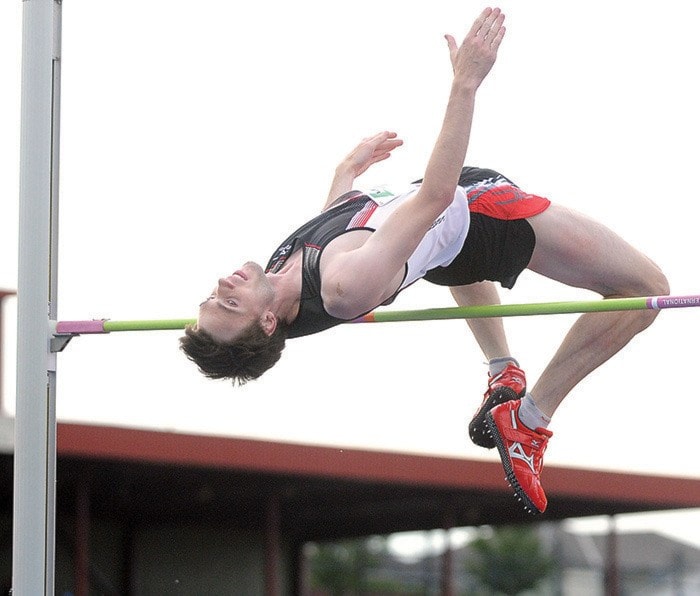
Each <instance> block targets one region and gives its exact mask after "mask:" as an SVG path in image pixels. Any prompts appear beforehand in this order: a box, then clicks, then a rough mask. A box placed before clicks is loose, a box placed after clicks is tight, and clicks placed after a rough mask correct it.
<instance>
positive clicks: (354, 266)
mask: <svg viewBox="0 0 700 596" xmlns="http://www.w3.org/2000/svg"><path fill="white" fill-rule="evenodd" d="M503 19H504V15H503V14H502V13H501V11H500V10H499V9H490V8H487V9H485V10H484V11H483V12H482V13H481V15H480V16H479V17H478V18H477V19H476V21H475V22H474V24H473V25H472V27H471V29H470V30H469V33H467V35H466V37H465V38H464V41H463V42H462V44H461V45H459V46H458V45H457V43H456V42H455V40H454V38H453V37H452V36H450V35H447V36H445V37H446V39H447V45H448V49H449V52H450V59H451V61H452V67H453V70H454V78H453V82H452V88H451V91H450V97H449V100H448V103H447V108H446V110H445V116H444V119H443V124H442V128H441V130H440V133H439V135H438V138H437V142H436V143H435V146H434V148H433V152H432V154H431V156H430V159H429V161H428V165H427V168H426V171H425V175H424V177H423V183H422V184H421V187H420V189H419V191H418V192H417V193H416V196H415V197H413V198H412V199H411V200H408V201H406V203H404V204H403V205H402V206H401V207H399V208H398V209H397V210H396V211H395V212H394V213H393V214H392V216H391V217H390V218H389V219H388V220H387V221H386V222H385V223H384V224H383V225H382V226H381V227H380V228H379V229H378V230H377V231H376V232H375V233H374V234H372V235H371V236H370V238H369V239H368V240H367V241H366V242H365V243H364V244H363V245H362V246H361V247H360V248H358V249H356V250H353V251H349V252H346V253H340V254H338V255H335V256H334V257H333V258H332V259H329V260H328V261H326V263H325V265H324V269H323V271H322V275H323V285H322V294H323V303H324V306H325V308H326V310H327V311H328V312H329V313H330V314H332V315H334V316H337V317H341V318H352V317H354V316H358V315H360V314H362V313H363V312H366V311H367V310H370V309H372V308H374V307H375V306H376V305H378V304H380V303H381V302H383V301H384V300H385V299H386V298H387V297H388V295H389V294H390V293H391V291H393V290H395V288H390V287H389V286H390V285H391V283H392V281H393V280H394V279H395V278H396V276H397V274H398V273H399V272H400V271H402V270H403V267H404V265H405V263H406V261H408V258H409V257H410V256H411V254H412V253H413V251H414V250H415V249H416V247H417V246H418V244H419V243H420V241H421V239H422V238H423V236H424V235H425V234H426V232H427V231H428V230H429V228H430V226H431V225H432V223H433V221H434V220H435V219H436V218H437V217H438V216H439V215H440V213H442V211H444V210H445V209H446V208H447V207H448V206H449V205H450V203H451V202H452V200H453V198H454V193H455V189H456V187H457V183H458V181H459V175H460V172H461V169H462V165H463V164H464V159H465V157H466V152H467V146H468V144H469V135H470V132H471V123H472V117H473V113H474V101H475V96H476V91H477V89H478V88H479V85H480V84H481V82H482V81H483V80H484V78H485V77H486V75H487V74H488V73H489V71H490V70H491V67H492V66H493V64H494V62H495V60H496V54H497V51H498V47H499V45H500V43H501V40H502V39H503V36H504V34H505V28H504V27H503ZM358 271H362V272H363V276H362V277H361V279H358V276H357V272H358Z"/></svg>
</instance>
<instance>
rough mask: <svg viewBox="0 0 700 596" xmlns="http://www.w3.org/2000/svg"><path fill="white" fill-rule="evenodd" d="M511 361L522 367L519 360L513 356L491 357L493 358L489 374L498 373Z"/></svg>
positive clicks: (490, 361)
mask: <svg viewBox="0 0 700 596" xmlns="http://www.w3.org/2000/svg"><path fill="white" fill-rule="evenodd" d="M511 362H512V363H513V364H515V366H517V367H518V368H520V365H519V364H518V361H517V360H516V359H515V358H513V357H512V356H501V357H500V358H491V360H489V375H490V376H494V375H497V374H498V373H499V372H501V371H502V370H503V369H504V368H505V367H506V366H508V365H509V364H510V363H511Z"/></svg>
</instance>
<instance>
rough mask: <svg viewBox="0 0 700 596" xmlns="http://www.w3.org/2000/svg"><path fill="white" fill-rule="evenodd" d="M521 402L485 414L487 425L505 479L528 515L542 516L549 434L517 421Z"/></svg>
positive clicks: (503, 405) (498, 407)
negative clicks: (545, 453)
mask: <svg viewBox="0 0 700 596" xmlns="http://www.w3.org/2000/svg"><path fill="white" fill-rule="evenodd" d="M521 403H522V402H520V401H509V402H506V403H504V404H501V405H500V406H496V407H495V408H493V410H491V411H490V412H488V413H487V414H486V424H487V425H488V427H489V430H490V431H491V435H492V436H493V439H494V441H495V443H496V447H497V448H498V454H499V455H500V456H501V462H502V463H503V467H504V469H505V471H506V480H507V481H508V482H509V483H510V485H511V486H512V487H513V490H514V491H515V496H516V497H518V500H520V501H522V502H523V504H524V505H525V509H526V510H527V511H528V512H529V513H537V512H539V513H543V512H544V510H545V509H547V496H546V495H545V494H544V490H543V489H542V485H541V484H540V473H541V472H542V456H543V455H544V451H545V449H546V448H547V441H548V440H549V438H550V437H551V436H552V432H551V431H549V430H547V429H546V428H538V429H537V430H531V429H529V428H528V427H527V426H525V425H524V424H523V423H522V422H520V418H519V417H518V411H519V410H520V404H521Z"/></svg>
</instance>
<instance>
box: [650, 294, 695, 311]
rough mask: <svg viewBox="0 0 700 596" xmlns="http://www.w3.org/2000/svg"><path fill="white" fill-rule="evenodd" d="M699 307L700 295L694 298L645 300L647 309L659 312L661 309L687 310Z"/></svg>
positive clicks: (676, 297)
mask: <svg viewBox="0 0 700 596" xmlns="http://www.w3.org/2000/svg"><path fill="white" fill-rule="evenodd" d="M689 306H700V295H696V296H656V297H653V298H647V308H649V309H654V310H660V309H662V308H687V307H689Z"/></svg>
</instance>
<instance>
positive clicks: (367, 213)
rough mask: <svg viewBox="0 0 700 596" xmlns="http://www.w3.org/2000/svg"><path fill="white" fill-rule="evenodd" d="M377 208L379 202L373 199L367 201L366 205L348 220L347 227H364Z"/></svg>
mask: <svg viewBox="0 0 700 596" xmlns="http://www.w3.org/2000/svg"><path fill="white" fill-rule="evenodd" d="M376 209H377V203H375V202H374V201H372V200H369V201H367V203H365V206H364V207H363V208H362V209H360V210H359V211H358V212H357V213H355V215H354V216H353V218H352V219H351V220H350V221H349V222H348V227H347V228H346V229H348V230H349V229H350V228H362V227H364V226H365V225H366V224H367V222H368V221H369V218H370V217H372V213H374V212H375V210H376Z"/></svg>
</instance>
